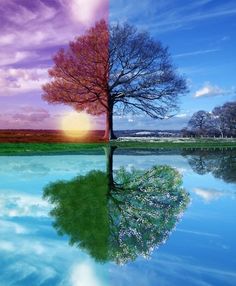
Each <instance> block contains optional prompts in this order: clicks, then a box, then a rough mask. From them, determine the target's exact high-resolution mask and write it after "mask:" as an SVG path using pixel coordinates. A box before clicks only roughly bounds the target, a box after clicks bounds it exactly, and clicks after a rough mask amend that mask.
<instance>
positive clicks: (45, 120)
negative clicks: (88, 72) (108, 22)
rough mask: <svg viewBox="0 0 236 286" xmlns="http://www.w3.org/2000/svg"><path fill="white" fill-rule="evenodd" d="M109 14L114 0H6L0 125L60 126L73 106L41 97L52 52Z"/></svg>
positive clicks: (1, 12) (0, 32) (1, 9)
mask: <svg viewBox="0 0 236 286" xmlns="http://www.w3.org/2000/svg"><path fill="white" fill-rule="evenodd" d="M104 17H105V18H107V17H108V0H70V1H68V0H34V1H29V0H20V1H19V0H11V1H9V0H1V6H0V19H1V26H0V129H3V128H4V129H7V128H9V129H12V128H13V129H15V128H17V129H18V128H27V129H28V128H29V129H35V128H36V129H57V128H59V120H60V118H61V117H62V116H63V113H64V112H66V111H68V110H71V109H70V108H69V107H67V106H64V105H49V104H47V103H46V102H44V101H42V99H41V94H42V91H41V86H42V84H44V83H45V82H47V81H48V75H47V70H48V69H49V68H50V67H51V66H52V60H51V58H52V55H53V54H55V53H56V52H57V51H58V49H59V48H61V47H65V46H66V45H67V44H68V42H69V41H70V40H73V39H74V38H75V37H76V36H78V35H80V34H81V33H83V32H84V31H85V30H86V29H87V28H88V27H90V26H91V25H93V24H94V23H95V22H96V21H97V20H99V19H101V18H104ZM97 122H98V123H97V126H98V127H100V128H103V127H102V126H103V120H102V119H101V118H100V119H99V120H97Z"/></svg>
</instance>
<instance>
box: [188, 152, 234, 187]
mask: <svg viewBox="0 0 236 286" xmlns="http://www.w3.org/2000/svg"><path fill="white" fill-rule="evenodd" d="M183 155H184V156H185V157H187V159H188V162H189V165H190V166H191V168H192V169H193V171H194V172H196V173H197V174H199V175H204V174H207V173H212V175H213V176H214V177H215V178H219V179H222V180H224V181H225V182H226V183H236V150H235V149H218V150H212V149H210V150H207V149H202V150H201V149H195V150H185V151H183Z"/></svg>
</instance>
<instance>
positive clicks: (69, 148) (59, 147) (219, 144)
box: [0, 139, 236, 155]
mask: <svg viewBox="0 0 236 286" xmlns="http://www.w3.org/2000/svg"><path fill="white" fill-rule="evenodd" d="M110 145H111V146H116V147H118V148H155V149H158V148H163V149H165V148H166V149H170V148H178V149H182V148H184V149H185V148H219V149H221V148H236V140H228V139H226V140H224V139H217V140H216V139H208V140H206V139H196V140H194V141H193V140H192V141H188V140H186V141H185V140H184V139H182V140H179V141H178V140H177V141H175V140H168V141H164V140H163V141H156V142H150V141H138V140H135V141H118V140H114V141H112V142H111V143H110ZM105 146H108V145H107V144H106V143H91V144H90V143H0V155H37V154H39V155H40V154H71V153H81V152H84V151H85V150H86V152H95V153H97V152H98V149H100V150H102V147H105Z"/></svg>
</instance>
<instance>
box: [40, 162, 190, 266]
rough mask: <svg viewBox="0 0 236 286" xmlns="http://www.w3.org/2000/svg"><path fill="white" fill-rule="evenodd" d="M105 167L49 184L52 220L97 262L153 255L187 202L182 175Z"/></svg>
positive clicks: (160, 170) (164, 168) (47, 193)
mask: <svg viewBox="0 0 236 286" xmlns="http://www.w3.org/2000/svg"><path fill="white" fill-rule="evenodd" d="M110 165H111V164H110ZM107 170H108V171H107V172H106V173H105V172H101V171H95V170H94V171H91V172H89V173H88V174H87V175H86V176H78V177H76V178H74V179H72V180H71V181H68V182H67V181H57V182H55V183H51V184H49V185H48V186H46V188H45V189H44V198H45V199H47V200H48V201H49V202H50V203H51V204H52V206H53V209H52V210H51V212H50V214H51V216H52V217H53V219H54V223H53V225H54V227H55V229H56V230H57V232H58V234H60V235H68V236H69V241H70V244H71V245H75V246H77V247H79V248H81V249H84V250H86V251H87V252H88V253H89V254H90V255H91V256H92V257H93V258H94V259H95V260H96V261H98V262H108V261H114V262H116V263H118V264H124V263H127V262H129V261H133V260H135V259H136V258H137V257H138V256H140V255H141V256H144V257H149V256H150V254H151V252H152V251H153V249H154V248H156V247H158V246H159V245H160V244H162V243H163V242H165V240H166V239H167V238H168V236H169V234H170V232H171V230H172V229H173V228H174V226H175V225H176V223H177V221H178V219H179V217H180V216H181V215H182V213H183V212H184V210H185V209H186V207H187V204H188V202H189V196H188V194H187V193H186V192H185V190H184V189H183V188H182V178H181V175H180V174H179V173H178V171H177V170H175V169H173V168H171V167H169V166H154V167H153V168H151V169H149V170H146V171H143V170H135V169H132V170H131V171H127V170H126V169H125V168H121V169H119V170H117V171H114V172H113V175H112V174H110V172H109V170H111V168H110V166H109V167H108V169H107ZM113 177H114V178H113Z"/></svg>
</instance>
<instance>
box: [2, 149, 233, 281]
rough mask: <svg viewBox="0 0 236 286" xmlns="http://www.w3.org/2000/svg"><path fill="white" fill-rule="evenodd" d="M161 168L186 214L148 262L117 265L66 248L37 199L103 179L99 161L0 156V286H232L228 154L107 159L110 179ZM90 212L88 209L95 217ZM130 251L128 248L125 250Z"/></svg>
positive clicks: (46, 206)
mask: <svg viewBox="0 0 236 286" xmlns="http://www.w3.org/2000/svg"><path fill="white" fill-rule="evenodd" d="M163 165H168V166H169V167H171V168H174V170H177V171H178V173H180V174H181V176H182V178H183V184H182V185H183V188H184V190H185V193H186V196H189V201H188V203H187V206H186V207H184V208H183V211H181V212H179V213H178V215H177V217H178V220H177V221H176V223H175V224H174V226H173V227H172V226H171V231H168V232H166V234H165V239H163V240H162V241H161V243H158V244H155V245H154V243H153V245H151V246H150V249H149V252H148V254H147V255H143V253H142V252H141V250H140V249H139V252H138V250H134V252H135V253H140V255H135V257H134V259H127V260H124V259H123V262H124V263H121V264H118V263H117V261H116V260H115V259H110V261H109V259H106V261H100V262H99V261H98V259H95V258H94V257H93V256H92V255H89V254H88V253H89V251H87V250H88V249H86V247H82V249H81V248H79V247H76V245H72V246H71V245H69V243H68V242H69V241H70V235H69V234H66V233H65V234H64V235H62V236H59V235H58V233H57V231H56V228H55V227H54V226H53V225H52V224H53V222H54V220H55V217H53V216H52V215H50V214H49V212H50V211H51V210H52V209H53V207H54V206H53V204H52V203H50V202H49V201H48V200H46V199H45V198H43V192H44V190H45V187H46V186H48V185H49V184H50V183H52V184H53V183H55V182H58V180H63V181H64V182H70V181H71V180H73V178H75V177H76V176H80V177H81V178H83V177H85V176H86V175H87V174H89V172H90V171H92V170H97V171H101V172H103V173H104V172H105V170H106V160H105V156H104V155H102V154H101V155H89V154H88V155H58V156H29V157H27V156H1V157H0V285H1V286H10V285H18V286H21V285H24V286H27V285H30V286H32V285H34V286H37V285H43V286H46V285H50V286H53V285H63V286H67V285H68V286H69V285H70V286H108V285H109V286H123V285H124V286H131V285H136V286H155V285H161V286H162V285H203V286H204V285H206V286H207V285H214V286H217V285H223V286H225V285H236V271H235V270H236V245H235V239H236V200H235V198H236V155H235V152H233V151H224V152H220V151H208V152H206V151H197V152H195V151H192V152H184V151H178V152H175V151H171V152H160V151H152V152H151V151H149V150H146V151H143V152H142V153H140V152H135V151H133V152H131V151H129V152H128V151H123V152H119V150H116V151H115V154H114V156H113V170H114V174H115V173H116V172H117V170H120V168H121V167H124V168H125V170H126V171H128V172H129V171H132V170H133V168H135V169H137V170H139V171H140V172H141V171H142V172H145V171H146V172H147V170H151V168H152V167H153V166H163ZM166 180H167V181H165V182H164V183H165V184H166V183H167V182H168V178H167V179H166ZM63 186H64V188H65V187H66V186H67V185H63ZM72 203H73V200H72ZM85 204H86V202H85ZM73 207H74V206H73ZM77 207H78V210H79V209H81V207H80V206H76V207H75V210H76V208H77ZM97 209H98V208H97V207H96V202H95V207H94V216H96V214H97ZM109 210H110V212H111V211H112V209H111V208H110V209H109ZM126 211H128V210H126ZM148 211H149V210H147V212H148ZM62 216H63V214H62ZM75 217H76V214H75ZM75 219H77V220H78V225H80V224H81V223H82V222H83V217H81V216H80V217H78V218H75ZM84 219H85V218H84ZM116 219H117V218H116ZM162 220H164V218H163V217H162ZM158 223H160V221H159V222H158ZM140 224H142V222H140ZM169 230H170V229H169ZM89 231H91V230H89V228H88V236H89V235H90V233H89ZM91 235H94V233H92V232H91ZM146 235H147V237H148V239H150V237H149V236H148V234H146ZM143 237H144V235H143V236H141V238H140V239H143ZM153 239H154V238H153ZM153 241H154V240H153ZM140 243H141V242H140ZM127 245H128V244H127ZM130 245H131V246H130ZM140 245H143V244H140ZM134 246H135V245H134V243H133V242H132V241H131V242H130V241H129V249H131V247H133V248H135V247H134ZM91 247H93V246H91ZM118 255H119V254H118ZM127 255H128V254H127ZM109 257H110V256H109ZM132 260H133V261H132Z"/></svg>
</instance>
